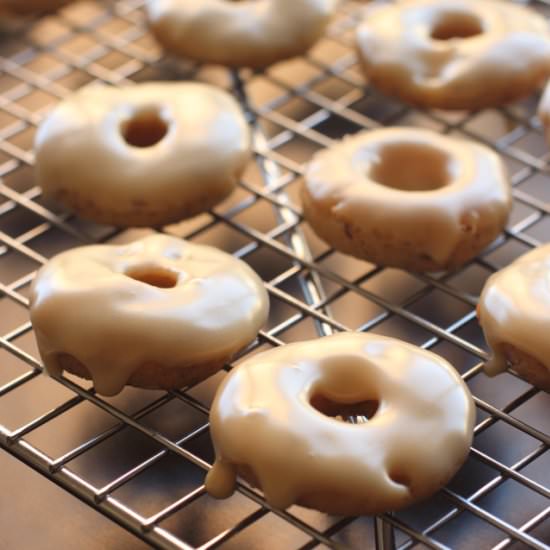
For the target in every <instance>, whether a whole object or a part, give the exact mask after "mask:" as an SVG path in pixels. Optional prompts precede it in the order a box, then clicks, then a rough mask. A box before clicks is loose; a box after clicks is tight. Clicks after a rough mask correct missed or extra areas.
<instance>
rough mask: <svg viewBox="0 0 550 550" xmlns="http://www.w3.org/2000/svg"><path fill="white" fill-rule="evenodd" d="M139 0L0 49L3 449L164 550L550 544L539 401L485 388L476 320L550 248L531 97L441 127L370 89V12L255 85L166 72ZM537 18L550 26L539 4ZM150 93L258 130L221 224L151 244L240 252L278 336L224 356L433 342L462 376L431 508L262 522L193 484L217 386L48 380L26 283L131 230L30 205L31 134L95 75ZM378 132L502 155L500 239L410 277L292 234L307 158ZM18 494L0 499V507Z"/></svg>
mask: <svg viewBox="0 0 550 550" xmlns="http://www.w3.org/2000/svg"><path fill="white" fill-rule="evenodd" d="M525 3H528V2H525ZM142 4H143V0H120V1H118V2H93V1H90V2H77V3H75V4H72V5H70V6H68V7H66V8H64V9H62V10H60V11H59V12H58V13H57V14H55V15H50V16H47V17H43V18H37V19H32V20H28V21H25V22H23V23H21V24H20V26H19V27H18V28H17V29H16V30H15V31H14V29H10V32H7V33H5V34H3V35H2V36H1V38H0V69H1V72H0V93H1V95H0V177H1V180H0V447H1V448H2V449H4V451H6V452H7V453H9V454H11V455H13V456H14V457H16V458H17V459H19V460H20V461H22V462H23V463H25V464H26V465H28V466H29V467H30V468H32V469H34V470H35V471H38V472H39V473H40V474H42V475H43V476H45V477H47V478H48V479H49V480H51V481H52V482H53V483H55V484H57V485H58V486H61V487H63V488H64V489H66V490H67V491H69V492H70V493H72V494H73V495H75V496H76V497H78V498H79V499H80V500H81V501H83V502H85V503H87V504H89V505H90V506H91V507H94V508H95V509H97V510H98V511H100V512H101V513H102V514H104V515H105V516H107V517H109V518H111V519H112V520H114V521H115V522H116V523H117V524H119V525H120V526H121V527H122V528H124V529H126V530H128V531H130V532H131V533H133V534H135V535H137V537H139V538H141V539H142V540H143V541H145V542H147V543H148V544H150V545H151V546H153V547H158V548H170V549H171V548H182V549H188V548H201V549H208V548H215V547H222V548H226V549H231V548H261V549H270V548H301V549H307V548H327V547H329V548H335V547H338V548H340V547H346V548H378V549H382V548H383V549H387V548H399V549H401V550H406V549H408V548H424V547H427V548H448V547H450V548H461V549H462V548H468V549H469V548H471V549H480V548H494V549H498V550H503V549H505V548H514V549H516V548H538V549H542V548H548V543H549V542H550V521H549V517H550V505H549V503H550V500H549V498H550V489H549V487H550V452H548V447H549V443H550V436H549V434H550V424H549V423H548V419H549V416H548V410H549V405H550V401H549V397H548V395H547V394H545V393H543V392H540V391H538V390H536V389H534V388H532V387H531V386H529V385H528V384H526V383H525V382H524V381H522V380H521V379H519V378H518V377H517V376H515V375H514V374H513V373H508V374H505V375H502V376H500V377H499V378H497V379H492V380H490V379H488V378H486V377H485V376H484V375H483V374H482V373H481V362H482V361H483V360H484V359H485V358H486V351H485V344H484V342H483V338H482V335H481V332H480V329H479V327H478V326H477V324H476V321H475V304H476V297H477V295H478V294H479V290H480V289H481V287H482V285H483V282H484V281H485V279H486V278H487V277H488V275H489V274H490V273H491V272H493V271H494V270H496V269H499V268H501V267H503V266H504V265H506V264H507V263H509V262H510V261H511V260H513V259H514V258H515V257H517V256H518V255H520V254H522V253H524V252H525V251H526V250H528V249H529V248H530V247H533V246H537V245H539V244H541V243H544V242H547V241H548V240H549V239H548V236H549V235H550V231H549V230H550V216H549V214H550V206H549V201H550V165H549V159H550V156H549V154H548V147H547V145H546V143H545V141H544V137H543V133H542V130H541V128H540V124H539V122H538V120H537V119H536V117H535V110H536V103H537V100H538V98H537V97H531V98H529V99H527V100H525V101H523V102H519V103H516V104H514V105H512V106H510V107H509V108H506V109H503V110H485V111H481V112H475V113H451V114H450V113H447V112H440V111H420V110H417V109H413V108H409V107H407V106H405V105H402V104H400V103H398V102H395V101H393V100H390V99H388V98H384V97H382V96H380V95H379V94H377V93H376V91H375V90H373V89H371V88H370V87H368V85H366V84H365V81H364V79H363V77H362V75H361V74H360V72H359V70H358V68H357V60H356V56H355V54H354V53H353V48H352V39H353V29H354V26H355V24H356V22H357V20H358V18H360V17H361V11H362V9H364V4H361V3H357V2H353V1H348V2H344V3H343V4H342V5H341V6H340V8H339V10H338V13H337V14H336V16H335V18H334V21H333V23H332V25H331V27H330V29H329V32H328V33H327V35H326V37H325V38H324V39H323V40H321V41H320V42H319V44H318V45H317V46H315V47H314V48H313V50H312V51H311V52H310V53H309V54H308V55H307V56H306V57H303V58H299V59H295V60H291V61H287V62H284V63H280V64H278V65H276V66H274V67H272V68H270V69H268V70H266V71H265V72H252V71H249V70H240V71H234V72H230V71H227V70H225V69H222V68H215V67H201V66H196V65H194V64H191V63H185V62H181V61H176V60H173V59H168V58H165V57H164V56H163V55H162V54H161V52H160V50H159V48H158V46H157V45H155V43H154V41H153V40H152V38H151V37H150V35H149V34H148V33H147V29H146V25H145V20H144V19H145V18H144V14H143V9H142ZM530 4H531V5H532V6H533V7H534V8H535V9H537V10H539V11H540V12H541V13H543V14H545V15H546V16H548V15H550V2H548V1H542V0H538V1H533V2H531V3H530ZM158 79H172V80H180V79H197V80H202V81H207V82H211V83H215V84H216V85H218V86H222V87H225V88H227V89H229V90H231V91H232V92H233V93H234V94H235V95H236V96H237V97H238V98H239V100H240V101H241V103H242V105H243V107H244V109H245V110H246V112H247V115H248V117H249V120H250V123H251V125H252V127H253V129H254V134H255V153H256V158H255V162H253V163H251V165H250V166H249V168H248V170H247V172H246V173H245V175H244V177H243V181H242V182H241V185H240V187H239V190H238V191H237V192H236V193H234V195H233V196H232V197H231V198H230V199H228V200H227V201H226V202H225V203H223V204H222V205H220V206H219V207H217V208H216V209H214V210H213V211H211V212H209V213H207V214H204V215H201V216H199V217H197V218H195V219H193V220H191V221H187V222H184V223H180V224H175V225H171V226H168V227H165V228H163V229H162V230H163V231H165V232H167V233H170V234H174V235H177V236H182V237H185V238H188V239H192V240H194V241H197V242H203V243H208V244H213V245H216V246H218V247H220V248H223V249H225V250H227V251H230V252H232V253H234V254H235V255H237V256H239V257H241V258H243V259H244V260H245V261H247V262H248V263H249V264H250V265H251V266H252V267H254V268H255V269H256V270H257V271H258V272H259V273H260V275H261V276H262V277H263V279H264V280H265V284H266V288H267V289H268V291H269V293H270V296H271V301H272V313H271V316H270V320H269V324H268V326H267V327H266V328H265V329H264V330H263V331H262V332H261V334H260V335H259V337H258V339H257V341H256V342H254V343H253V344H252V345H251V346H250V347H249V349H247V350H246V352H245V353H243V354H242V356H241V357H240V358H238V359H237V361H236V362H238V361H239V360H241V358H242V357H244V356H249V355H250V354H253V353H256V352H257V351H259V350H263V349H267V348H269V347H272V346H278V345H281V344H284V343H287V342H290V341H294V340H298V339H305V338H313V337H316V336H319V335H322V334H328V333H330V332H334V331H345V330H363V331H373V332H377V333H380V334H386V335H390V336H396V337H399V338H402V339H404V340H407V341H410V342H413V343H416V344H418V345H421V346H422V347H425V348H429V349H432V350H433V351H435V352H436V353H439V354H441V355H442V356H444V357H446V358H447V359H449V360H450V361H451V362H452V363H453V364H454V365H455V366H456V367H457V369H458V370H459V371H460V373H461V374H462V376H463V378H464V379H465V380H466V381H467V383H468V385H469V387H470V389H471V390H472V392H473V394H474V396H475V402H476V405H477V413H478V417H477V425H476V428H475V440H474V444H473V447H472V449H471V453H470V456H469V459H468V461H467V463H466V464H465V466H464V467H463V468H462V470H461V471H460V472H459V474H458V475H457V477H456V478H455V479H454V480H453V481H452V482H451V483H450V485H449V486H448V487H446V488H444V489H443V490H442V491H440V492H439V493H438V494H437V495H436V496H434V497H433V498H432V499H430V500H429V501H428V502H425V503H422V504H419V505H417V506H413V507H411V508H409V509H407V510H405V511H403V512H399V513H395V514H387V515H384V516H382V517H379V518H333V517H328V516H325V515H323V514H319V513H316V512H313V511H308V510H304V509H300V508H298V507H293V508H291V509H290V510H288V511H286V512H281V511H278V510H272V509H271V508H270V507H269V506H268V505H267V504H266V503H265V502H264V501H263V499H262V497H261V494H260V493H258V492H256V491H255V490H252V489H250V488H248V487H247V486H245V485H243V486H241V487H240V489H239V492H238V493H237V494H236V495H235V496H234V497H232V498H231V499H229V500H227V501H222V502H216V501H214V500H212V499H210V497H208V495H206V494H205V491H204V486H203V479H204V473H205V471H206V470H208V468H210V465H211V463H212V459H213V451H212V447H211V443H210V440H209V437H208V416H207V415H208V406H209V404H210V402H211V400H212V397H213V395H214V393H215V390H216V387H217V386H218V384H219V382H220V381H221V380H222V379H223V377H224V376H225V372H222V373H220V374H218V375H217V376H214V377H212V378H211V379H209V380H208V381H206V382H204V383H202V384H199V385H198V386H196V387H194V388H187V389H185V390H182V391H172V392H166V393H165V392H146V391H141V390H137V389H127V390H125V392H123V394H122V395H121V396H118V397H116V398H112V399H104V398H100V397H98V396H96V395H95V394H94V392H93V390H91V389H90V387H89V385H86V384H84V383H83V382H82V381H79V380H78V379H76V378H72V377H70V376H69V377H66V378H62V379H56V380H52V379H50V378H46V377H43V376H40V374H41V372H42V365H41V364H40V361H39V359H38V354H37V350H36V348H35V345H34V340H33V337H32V327H31V325H30V323H29V321H28V312H27V307H28V298H27V297H28V288H29V284H30V282H31V281H32V279H33V277H34V274H35V272H36V269H38V268H39V267H40V265H42V264H43V263H44V262H45V261H47V259H48V258H49V257H51V256H52V255H53V254H55V253H57V252H60V251H61V250H64V249H67V248H69V247H73V246H76V245H79V244H83V243H90V242H107V241H108V242H113V241H117V242H119V241H128V240H132V239H133V238H135V237H136V235H137V234H139V232H136V231H118V230H115V229H113V228H109V227H100V226H96V225H93V224H90V223H86V222H83V221H82V220H79V219H78V218H75V217H74V216H72V215H71V214H70V213H67V212H64V211H63V210H60V209H59V207H58V206H56V205H54V204H51V203H47V202H46V201H44V200H43V199H42V197H41V193H40V189H39V188H37V187H36V186H35V185H34V182H33V177H32V164H33V152H32V138H33V135H34V132H35V129H36V126H37V124H38V123H39V122H40V120H41V119H42V118H43V116H44V114H45V113H46V112H47V111H48V109H50V108H51V107H52V106H53V105H54V104H55V103H56V102H57V101H58V100H59V99H60V98H62V97H64V96H65V95H67V94H69V93H70V92H71V91H73V90H75V89H77V88H79V87H81V86H83V85H86V84H88V83H90V82H93V81H102V82H106V83H109V84H121V83H129V82H139V81H145V80H158ZM380 125H413V126H419V127H430V128H434V129H436V130H438V131H440V132H442V133H449V134H455V135H459V136H463V137H468V138H470V139H475V140H478V141H480V142H483V143H485V144H487V145H489V146H491V147H492V148H494V149H496V150H497V151H498V152H499V153H500V154H501V155H502V156H503V158H504V159H505V161H506V163H507V165H508V167H509V169H510V173H511V175H512V181H513V185H514V198H515V206H514V211H513V215H512V218H511V221H510V224H509V226H508V228H507V229H506V232H505V233H504V234H503V235H502V236H501V237H500V238H499V239H498V240H497V241H496V242H495V243H493V244H492V245H491V246H490V247H489V249H488V250H486V251H485V252H484V253H483V254H482V255H481V256H480V257H479V258H477V259H476V260H475V261H472V262H471V263H469V264H468V265H467V266H465V267H464V268H462V269H461V270H459V271H458V272H456V273H447V274H436V275H415V274H408V273H405V272H402V271H399V270H395V269H384V268H380V267H376V266H374V265H370V264H368V263H365V262H360V261H357V260H354V259H352V258H348V257H345V256H343V255H341V254H339V253H337V252H335V251H333V250H331V249H329V248H327V246H326V245H324V244H323V243H322V242H320V241H319V240H318V239H317V238H316V237H315V235H314V234H313V233H312V232H311V231H310V230H309V228H308V227H307V225H306V224H304V223H303V221H302V218H301V214H300V209H299V206H298V205H299V201H298V200H297V196H296V195H297V190H298V187H299V184H300V180H301V176H302V174H303V170H304V163H306V162H307V161H308V159H309V158H310V156H311V154H312V153H313V152H315V151H316V150H318V149H320V148H322V147H325V146H327V145H330V144H331V143H332V141H333V140H334V139H337V138H340V137H342V136H343V135H345V134H347V133H353V132H356V131H358V130H359V129H362V128H375V127H378V126H380ZM229 368H230V366H228V367H227V369H229ZM13 496H14V495H10V494H3V495H2V508H4V507H5V506H6V505H7V502H9V501H10V500H11V499H12V498H13ZM81 528H82V526H81ZM84 528H86V526H84ZM67 547H70V545H68V546H67Z"/></svg>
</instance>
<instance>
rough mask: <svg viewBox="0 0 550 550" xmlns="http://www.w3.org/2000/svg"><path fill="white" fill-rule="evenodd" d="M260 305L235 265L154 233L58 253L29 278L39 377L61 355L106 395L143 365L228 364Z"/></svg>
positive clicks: (254, 327)
mask: <svg viewBox="0 0 550 550" xmlns="http://www.w3.org/2000/svg"><path fill="white" fill-rule="evenodd" d="M136 268H143V269H145V270H148V269H150V268H154V269H153V271H154V270H155V269H158V268H160V269H164V270H167V271H168V272H171V273H174V274H175V276H176V277H177V283H176V286H174V287H173V288H158V287H156V286H153V285H150V284H147V283H144V282H141V281H139V280H135V279H132V278H130V277H129V276H127V275H126V274H125V273H127V272H132V270H135V269H136ZM267 313H268V297H267V293H266V291H265V289H264V287H263V284H262V281H261V279H260V278H259V277H258V276H257V275H256V273H255V272H254V271H252V269H250V268H249V267H248V266H247V265H246V264H245V263H244V262H242V261H241V260H238V259H236V258H234V257H233V256H231V255H229V254H227V253H225V252H222V251H220V250H217V249H215V248H213V247H209V246H201V245H195V244H192V243H189V242H186V241H182V240H180V239H177V238H175V237H170V236H167V235H162V234H156V235H152V236H148V237H146V238H144V239H141V240H139V241H135V242H133V243H131V244H129V245H123V246H114V245H92V246H84V247H79V248H75V249H72V250H69V251H67V252H63V253H61V254H59V255H58V256H55V257H54V258H52V259H51V260H50V261H49V262H48V263H47V264H46V265H45V266H44V267H42V269H41V270H40V271H39V272H38V275H37V276H36V279H35V281H34V283H33V285H32V291H31V321H32V323H33V327H34V330H35V334H36V339H37V342H38V346H39V349H40V354H41V356H42V359H43V361H44V364H45V367H46V369H47V371H48V372H50V373H52V374H59V373H60V372H61V367H60V365H59V363H58V361H57V356H58V354H60V353H63V354H69V355H71V356H73V357H75V358H76V359H78V360H79V361H80V362H81V363H82V364H84V365H85V366H86V367H87V368H88V370H89V371H90V373H91V375H92V378H93V381H94V385H95V388H96V390H97V391H98V393H100V394H104V395H114V394H116V393H118V392H119V391H120V390H121V389H122V387H123V386H124V385H125V384H126V382H127V381H128V379H129V377H130V376H131V375H132V373H133V372H135V371H136V369H138V368H139V367H140V366H142V365H143V364H145V363H148V362H151V363H158V364H161V365H165V366H168V367H170V366H172V365H173V366H175V367H178V368H180V367H181V366H182V365H184V366H185V365H193V364H196V363H205V362H207V361H209V360H214V359H220V358H223V357H228V356H231V355H232V354H233V353H235V352H236V351H238V350H239V349H241V348H242V347H244V346H245V345H247V344H248V343H249V342H250V341H252V340H253V339H254V338H255V337H256V334H257V331H258V330H259V329H260V327H261V326H262V325H263V323H264V322H265V320H266V318H267Z"/></svg>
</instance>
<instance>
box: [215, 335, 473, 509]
mask: <svg viewBox="0 0 550 550" xmlns="http://www.w3.org/2000/svg"><path fill="white" fill-rule="evenodd" d="M347 416H367V417H368V418H369V420H368V421H367V422H366V423H362V424H352V423H346V422H343V421H339V420H338V419H337V418H338V417H340V418H342V417H347ZM473 424H474V406H473V401H472V397H471V395H470V393H469V391H468V388H467V387H466V385H465V384H464V382H463V381H462V379H461V378H460V376H459V375H458V374H457V372H456V371H455V370H454V369H453V367H452V366H451V365H450V364H449V363H447V361H445V360H444V359H442V358H441V357H438V356H437V355H435V354H433V353H431V352H429V351H424V350H422V349H420V348H417V347H415V346H412V345H410V344H406V343H404V342H401V341H399V340H395V339H392V338H386V337H384V336H378V335H374V334H359V333H355V334H338V335H334V336H328V337H326V338H321V339H317V340H311V341H309V342H300V343H295V344H289V345H286V346H283V347H280V348H276V349H273V350H270V351H268V352H265V353H262V354H260V355H256V356H255V357H253V358H251V359H249V360H247V361H245V362H243V363H241V364H240V365H239V366H238V367H237V368H235V369H234V370H233V371H231V373H230V374H229V375H228V376H227V377H226V379H225V380H224V381H223V383H222V385H221V386H220V388H219V390H218V393H217V394H216V398H215V400H214V403H213V405H212V409H211V412H210V433H211V435H212V439H213V442H214V447H215V450H216V462H215V464H214V467H213V468H212V469H211V470H210V472H209V473H208V475H207V477H206V489H207V491H208V492H209V493H210V494H211V495H212V496H214V497H218V498H225V497H227V496H229V495H231V494H232V492H233V490H234V488H235V482H236V476H237V474H239V475H241V476H242V477H243V478H245V479H246V480H247V481H249V482H250V483H252V484H253V485H256V486H259V487H260V488H261V489H262V491H263V492H264V494H265V498H266V500H267V502H268V503H269V504H270V505H272V506H274V507H276V508H282V509H284V508H287V507H289V506H291V505H292V504H300V505H302V506H306V507H309V508H315V509H317V510H320V511H322V512H327V513H329V514H336V515H360V514H378V513H381V512H384V511H389V510H397V509H399V508H402V507H404V506H407V505H408V504H411V503H412V502H414V501H416V500H420V499H423V498H427V497H428V496H430V495H431V494H433V493H435V492H436V491H437V490H438V489H439V488H441V487H442V486H443V485H445V484H446V483H447V482H448V481H449V480H450V479H451V477H452V476H453V475H454V474H455V472H456V471H457V470H458V468H459V467H460V466H461V465H462V463H463V462H464V460H465V458H466V456H467V454H468V451H469V447H470V443H471V441H472V432H473Z"/></svg>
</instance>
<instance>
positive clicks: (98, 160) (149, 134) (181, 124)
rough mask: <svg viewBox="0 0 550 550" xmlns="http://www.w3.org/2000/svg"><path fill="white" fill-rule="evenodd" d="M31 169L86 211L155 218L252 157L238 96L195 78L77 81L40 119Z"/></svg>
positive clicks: (219, 187)
mask: <svg viewBox="0 0 550 550" xmlns="http://www.w3.org/2000/svg"><path fill="white" fill-rule="evenodd" d="M35 152H36V167H35V171H36V178H37V181H38V183H39V185H40V186H41V187H42V189H43V191H44V193H45V194H46V195H48V196H51V197H53V198H54V199H56V200H57V201H59V202H60V203H62V204H64V205H66V206H68V207H69V208H71V209H72V210H74V211H75V212H76V213H77V214H79V215H80V216H82V217H83V218H88V219H90V220H93V221H95V222H98V223H105V224H111V225H117V226H157V225H164V224H168V223H172V222H175V221H179V220H182V219H184V218H188V217H191V216H194V215H196V214H198V213H200V212H203V211H205V210H207V209H208V208H211V207H212V206H214V205H215V204H217V203H218V202H220V201H221V200H223V199H224V198H225V197H226V196H227V195H229V194H230V193H231V192H232V191H233V189H234V187H235V184H236V183H237V181H238V179H239V177H240V176H241V174H242V172H243V170H244V168H245V165H246V163H247V161H248V159H249V158H250V131H249V128H248V125H247V123H246V120H245V118H244V115H243V113H242V111H241V109H240V107H239V105H238V104H237V102H236V101H235V100H234V99H233V98H232V97H231V96H230V95H228V94H227V93H226V92H224V91H222V90H219V89H217V88H215V87H213V86H209V85H206V84H199V83H190V82H184V83H152V84H137V85H135V86H129V87H123V88H113V87H106V86H94V87H89V88H85V89H82V90H80V91H78V92H76V93H75V94H73V95H71V96H70V97H68V98H67V99H65V100H64V101H62V102H61V103H60V104H59V105H58V106H57V107H56V108H55V109H54V110H53V112H52V113H51V114H50V115H49V116H48V117H47V118H46V120H45V121H44V122H43V123H42V124H41V125H40V127H39V129H38V132H37V135H36V139H35Z"/></svg>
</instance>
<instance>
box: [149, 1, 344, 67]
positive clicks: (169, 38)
mask: <svg viewBox="0 0 550 550" xmlns="http://www.w3.org/2000/svg"><path fill="white" fill-rule="evenodd" d="M146 7H147V13H148V16H149V20H150V23H151V27H152V30H153V32H154V33H155V36H156V37H157V39H158V40H159V41H160V42H161V43H162V44H163V45H164V46H165V47H166V48H167V49H169V50H171V51H173V52H174V53H176V54H177V55H181V56H184V57H189V58H191V59H196V60H197V61H202V62H206V63H220V64H222V65H232V66H239V65H242V66H250V67H264V66H266V65H269V64H271V63H274V62H276V61H279V60H281V59H286V58H288V57H293V56H295V55H299V54H302V53H304V52H305V51H306V50H307V49H309V47H310V46H312V45H313V44H314V43H315V42H316V41H317V40H318V39H319V38H320V37H321V35H322V34H323V32H324V30H325V28H326V26H327V24H328V22H329V19H330V16H331V15H332V12H333V10H334V7H335V0H245V1H243V2H229V1H227V0H201V1H200V2H196V1H195V0H148V1H147V4H146Z"/></svg>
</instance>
